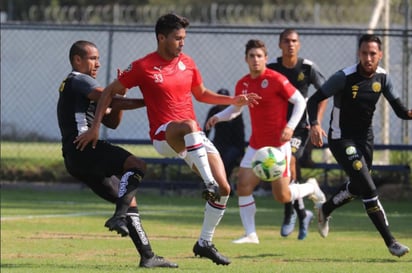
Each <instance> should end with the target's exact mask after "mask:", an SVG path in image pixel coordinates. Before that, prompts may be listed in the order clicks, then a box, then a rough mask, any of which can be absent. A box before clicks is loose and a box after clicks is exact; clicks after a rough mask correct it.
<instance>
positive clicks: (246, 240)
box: [232, 232, 259, 244]
mask: <svg viewBox="0 0 412 273" xmlns="http://www.w3.org/2000/svg"><path fill="white" fill-rule="evenodd" d="M232 243H234V244H259V238H258V236H257V234H256V232H252V233H250V234H249V235H245V236H243V237H241V238H239V239H236V240H234V241H232Z"/></svg>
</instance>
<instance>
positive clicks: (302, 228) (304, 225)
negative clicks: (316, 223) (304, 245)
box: [298, 210, 313, 240]
mask: <svg viewBox="0 0 412 273" xmlns="http://www.w3.org/2000/svg"><path fill="white" fill-rule="evenodd" d="M312 219H313V213H312V212H311V211H310V210H307V211H306V217H305V218H304V219H303V220H302V222H300V223H299V234H298V240H303V239H305V238H306V236H307V235H308V232H309V225H310V223H311V222H312Z"/></svg>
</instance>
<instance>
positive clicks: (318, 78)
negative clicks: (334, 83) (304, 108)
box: [310, 63, 325, 89]
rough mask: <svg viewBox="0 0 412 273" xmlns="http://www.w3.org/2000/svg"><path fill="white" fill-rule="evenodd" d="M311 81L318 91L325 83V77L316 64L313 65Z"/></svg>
mask: <svg viewBox="0 0 412 273" xmlns="http://www.w3.org/2000/svg"><path fill="white" fill-rule="evenodd" d="M310 72H311V73H310V81H311V83H312V84H313V86H314V87H315V88H316V89H319V88H320V87H321V86H322V84H323V83H324V82H325V77H324V76H323V74H322V73H321V72H320V70H319V68H318V66H317V65H316V64H315V63H312V69H311V71H310Z"/></svg>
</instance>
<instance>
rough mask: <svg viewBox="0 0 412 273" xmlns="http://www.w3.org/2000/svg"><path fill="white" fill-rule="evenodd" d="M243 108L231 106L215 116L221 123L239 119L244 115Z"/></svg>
mask: <svg viewBox="0 0 412 273" xmlns="http://www.w3.org/2000/svg"><path fill="white" fill-rule="evenodd" d="M242 108H243V107H240V106H235V105H230V106H228V107H226V108H225V109H224V110H222V111H220V112H219V113H217V114H215V115H214V116H215V117H217V118H218V119H219V121H228V120H232V119H234V118H236V117H238V116H239V115H240V114H241V113H242Z"/></svg>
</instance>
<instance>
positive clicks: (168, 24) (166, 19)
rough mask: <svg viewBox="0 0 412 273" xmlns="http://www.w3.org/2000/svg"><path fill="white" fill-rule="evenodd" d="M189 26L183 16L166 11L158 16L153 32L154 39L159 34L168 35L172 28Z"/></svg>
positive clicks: (177, 28)
mask: <svg viewBox="0 0 412 273" xmlns="http://www.w3.org/2000/svg"><path fill="white" fill-rule="evenodd" d="M188 26H189V20H188V19H187V18H185V17H182V16H179V15H177V14H174V13H168V14H165V15H162V16H160V17H159V19H158V20H157V22H156V27H155V32H156V39H157V36H158V35H159V34H163V35H164V36H167V35H169V34H170V33H172V32H173V31H174V30H179V29H182V28H187V27H188Z"/></svg>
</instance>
